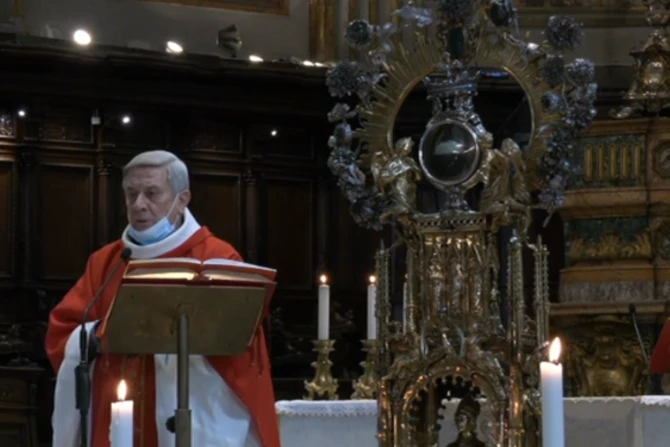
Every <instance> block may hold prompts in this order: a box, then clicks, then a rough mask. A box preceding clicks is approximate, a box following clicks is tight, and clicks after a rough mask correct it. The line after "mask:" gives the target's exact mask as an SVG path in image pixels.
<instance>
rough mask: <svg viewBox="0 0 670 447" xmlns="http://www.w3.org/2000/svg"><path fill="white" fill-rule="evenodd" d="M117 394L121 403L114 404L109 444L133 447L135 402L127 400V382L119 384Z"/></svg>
mask: <svg viewBox="0 0 670 447" xmlns="http://www.w3.org/2000/svg"><path fill="white" fill-rule="evenodd" d="M116 393H117V395H118V398H119V402H112V422H111V424H110V427H109V442H110V444H111V447H133V401H132V400H125V399H126V394H128V386H127V385H126V381H125V380H122V381H121V382H120V383H119V387H118V388H117V391H116Z"/></svg>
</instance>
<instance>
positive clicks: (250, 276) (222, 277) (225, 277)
mask: <svg viewBox="0 0 670 447" xmlns="http://www.w3.org/2000/svg"><path fill="white" fill-rule="evenodd" d="M200 275H201V276H203V277H205V278H207V279H215V280H219V281H249V282H270V280H269V279H268V278H266V277H265V276H263V275H259V274H257V273H249V272H239V271H226V270H207V269H204V270H203V271H202V272H201V273H200Z"/></svg>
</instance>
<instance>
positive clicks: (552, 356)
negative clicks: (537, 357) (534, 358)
mask: <svg viewBox="0 0 670 447" xmlns="http://www.w3.org/2000/svg"><path fill="white" fill-rule="evenodd" d="M560 357H561V339H560V338H558V337H556V338H554V340H553V341H552V342H551V345H549V361H550V362H552V363H558V360H559V358H560Z"/></svg>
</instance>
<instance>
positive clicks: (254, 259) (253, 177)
mask: <svg viewBox="0 0 670 447" xmlns="http://www.w3.org/2000/svg"><path fill="white" fill-rule="evenodd" d="M244 186H245V187H244V199H245V207H246V208H245V217H244V220H245V223H244V227H245V228H246V232H245V243H244V248H245V256H244V258H245V261H246V262H251V263H258V262H260V261H259V254H258V242H259V237H260V234H259V228H260V226H259V219H258V217H259V215H258V211H259V209H258V207H259V200H258V176H257V174H256V173H255V172H253V171H252V170H251V169H248V170H247V172H246V173H245V175H244Z"/></svg>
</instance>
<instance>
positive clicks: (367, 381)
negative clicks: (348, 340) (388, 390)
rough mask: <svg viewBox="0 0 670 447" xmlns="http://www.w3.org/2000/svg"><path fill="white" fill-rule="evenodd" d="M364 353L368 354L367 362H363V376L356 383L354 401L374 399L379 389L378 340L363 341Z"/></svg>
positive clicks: (352, 396)
mask: <svg viewBox="0 0 670 447" xmlns="http://www.w3.org/2000/svg"><path fill="white" fill-rule="evenodd" d="M361 343H363V352H367V356H366V358H365V361H363V362H361V366H362V367H363V375H362V376H361V377H359V378H358V380H356V381H355V382H354V393H353V394H352V395H351V398H352V399H374V398H375V397H376V396H377V390H378V387H379V384H378V381H377V354H378V352H377V340H362V341H361Z"/></svg>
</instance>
